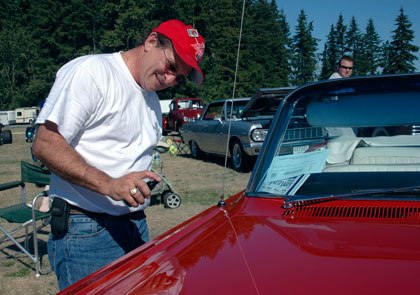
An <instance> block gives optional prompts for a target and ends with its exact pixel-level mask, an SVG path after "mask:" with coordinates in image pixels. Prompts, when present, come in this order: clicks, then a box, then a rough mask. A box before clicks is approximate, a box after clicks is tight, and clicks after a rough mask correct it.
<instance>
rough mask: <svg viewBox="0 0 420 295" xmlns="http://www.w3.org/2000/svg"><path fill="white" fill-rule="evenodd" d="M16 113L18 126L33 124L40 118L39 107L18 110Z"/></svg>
mask: <svg viewBox="0 0 420 295" xmlns="http://www.w3.org/2000/svg"><path fill="white" fill-rule="evenodd" d="M15 112H16V123H17V124H24V123H31V122H33V121H35V119H36V117H37V116H38V113H39V107H25V108H17V109H16V110H15Z"/></svg>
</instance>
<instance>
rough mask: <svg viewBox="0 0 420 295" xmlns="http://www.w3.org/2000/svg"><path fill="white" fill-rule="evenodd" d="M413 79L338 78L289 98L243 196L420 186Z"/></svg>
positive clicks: (419, 119) (417, 81)
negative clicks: (245, 194)
mask: <svg viewBox="0 0 420 295" xmlns="http://www.w3.org/2000/svg"><path fill="white" fill-rule="evenodd" d="M419 77H420V75H399V76H382V77H370V78H351V79H338V80H337V81H326V82H325V83H318V85H316V87H313V86H311V85H308V86H307V87H303V88H301V89H299V91H296V92H294V93H292V94H291V95H289V96H288V97H287V98H286V99H285V100H284V103H283V104H282V108H281V110H279V112H278V114H277V116H276V118H275V120H274V122H273V130H272V132H271V134H270V136H269V137H268V138H267V139H266V143H265V146H264V152H265V155H264V157H261V159H259V162H258V163H257V165H256V170H255V171H254V173H253V179H252V181H251V182H250V184H249V186H248V189H247V194H249V195H255V194H259V195H261V194H263V195H265V196H267V195H268V196H270V195H272V196H285V195H306V196H319V195H321V196H322V195H332V194H351V193H355V192H358V191H361V190H371V189H372V190H373V189H375V190H376V189H395V188H404V187H415V186H419V185H420V134H418V133H419V132H420V131H418V130H419V126H420V115H419V109H420V78H419ZM286 127H287V128H286Z"/></svg>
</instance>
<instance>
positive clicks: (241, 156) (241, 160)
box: [230, 140, 250, 172]
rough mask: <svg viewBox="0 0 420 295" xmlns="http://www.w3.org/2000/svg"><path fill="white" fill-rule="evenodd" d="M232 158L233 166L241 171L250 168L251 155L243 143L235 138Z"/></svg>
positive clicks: (232, 146) (231, 151)
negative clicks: (249, 155)
mask: <svg viewBox="0 0 420 295" xmlns="http://www.w3.org/2000/svg"><path fill="white" fill-rule="evenodd" d="M230 158H231V161H232V168H233V169H234V170H236V171H239V172H246V171H247V170H248V169H249V161H250V159H249V157H248V155H247V154H246V153H245V151H244V149H243V147H242V144H241V143H240V142H239V141H238V140H235V141H234V142H233V143H232V145H231V149H230Z"/></svg>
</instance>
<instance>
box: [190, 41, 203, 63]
mask: <svg viewBox="0 0 420 295" xmlns="http://www.w3.org/2000/svg"><path fill="white" fill-rule="evenodd" d="M191 46H192V47H193V48H194V50H195V60H196V61H198V62H199V61H200V60H201V59H202V58H203V55H204V49H205V45H204V43H195V44H191Z"/></svg>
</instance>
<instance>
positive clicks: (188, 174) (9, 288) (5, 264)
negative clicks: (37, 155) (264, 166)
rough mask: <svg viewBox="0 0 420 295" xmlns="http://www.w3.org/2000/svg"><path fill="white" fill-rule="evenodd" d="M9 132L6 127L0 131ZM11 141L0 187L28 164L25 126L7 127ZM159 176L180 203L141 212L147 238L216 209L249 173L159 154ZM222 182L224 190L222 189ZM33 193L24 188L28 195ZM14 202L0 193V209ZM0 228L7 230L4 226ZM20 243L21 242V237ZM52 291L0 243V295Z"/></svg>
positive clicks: (3, 151)
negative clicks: (164, 178) (164, 179)
mask: <svg viewBox="0 0 420 295" xmlns="http://www.w3.org/2000/svg"><path fill="white" fill-rule="evenodd" d="M5 129H9V128H7V127H6V128H5ZM11 130H12V134H13V143H12V144H7V145H2V146H0V183H4V182H8V181H12V180H19V179H20V161H21V160H25V161H28V162H32V159H31V155H30V146H31V145H30V144H29V143H26V142H25V134H24V132H25V126H19V127H17V128H16V127H15V128H11ZM162 160H163V170H162V171H163V174H164V176H165V177H166V179H167V180H168V181H170V182H171V184H172V185H173V187H174V189H175V190H176V192H177V193H178V194H179V195H180V196H181V199H182V204H181V206H180V207H179V208H176V209H165V208H164V207H163V205H161V204H157V205H153V206H150V207H149V208H147V209H146V214H147V218H148V224H149V231H150V235H151V238H153V237H156V236H157V235H159V234H161V233H163V232H165V231H167V230H168V229H170V228H172V227H174V226H175V225H177V224H179V223H181V222H183V221H184V220H186V219H188V218H190V217H191V216H193V215H195V214H197V213H199V212H201V211H203V210H204V209H206V208H208V207H209V206H212V205H216V204H217V202H218V201H219V199H220V195H221V192H222V191H223V192H224V194H225V196H229V195H232V194H234V193H236V192H238V191H240V190H242V189H244V188H245V186H246V184H247V182H248V179H249V175H250V174H249V173H237V172H235V171H233V170H232V169H230V168H224V167H223V164H224V160H223V159H218V158H209V159H207V160H206V161H198V160H194V159H191V158H190V157H189V155H188V154H183V155H177V156H170V155H169V154H163V155H162ZM222 184H224V185H225V188H222ZM38 191H39V188H37V187H36V186H35V185H29V186H28V192H29V195H30V196H34V195H35V194H36V193H37V192H38ZM19 198H20V191H19V190H18V189H15V190H9V191H3V192H0V207H4V206H8V205H11V204H12V203H13V202H15V201H17V200H18V199H19ZM0 224H1V225H3V226H7V227H10V225H9V224H7V222H5V221H3V220H0ZM48 234H49V227H46V229H45V231H43V232H42V234H41V239H42V242H41V243H40V253H41V255H42V262H43V268H46V269H48V267H49V263H48V258H47V248H46V240H47V238H48ZM21 240H22V241H23V234H22V238H21ZM57 292H58V288H57V282H56V278H55V274H54V273H50V274H47V275H41V276H40V277H39V278H35V272H34V265H33V263H32V262H31V261H30V260H29V259H28V258H26V256H25V255H24V254H22V253H19V252H17V248H16V247H14V246H12V245H11V243H10V242H7V241H6V242H3V243H0V294H8V295H14V294H42V295H46V294H55V293H57Z"/></svg>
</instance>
